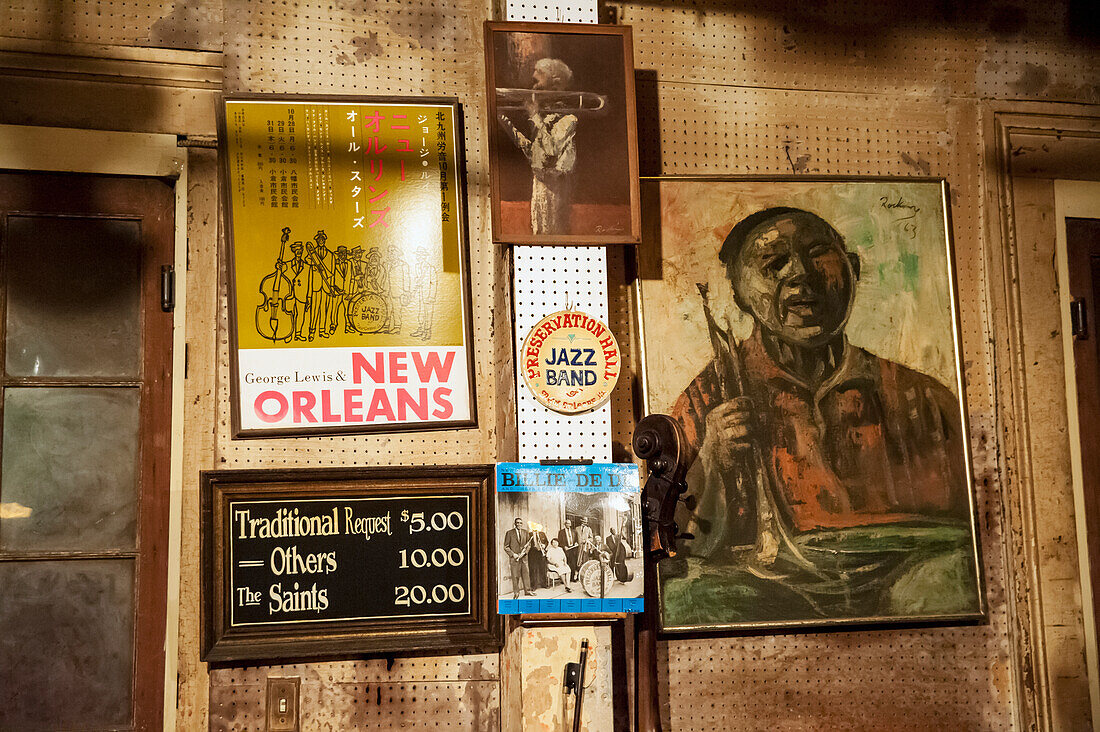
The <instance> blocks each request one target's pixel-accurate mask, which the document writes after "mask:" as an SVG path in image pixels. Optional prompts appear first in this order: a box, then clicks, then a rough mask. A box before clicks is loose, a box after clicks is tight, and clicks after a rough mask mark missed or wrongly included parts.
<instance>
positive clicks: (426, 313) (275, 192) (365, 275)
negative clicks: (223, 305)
mask: <svg viewBox="0 0 1100 732" xmlns="http://www.w3.org/2000/svg"><path fill="white" fill-rule="evenodd" d="M224 125H225V126H224V130H223V133H224V134H223V136H222V140H223V146H224V147H223V154H224V155H223V157H224V165H225V172H226V188H227V193H228V196H227V198H228V200H229V207H230V216H229V221H230V231H231V242H232V245H231V252H232V260H231V261H232V269H231V280H232V288H231V300H230V302H231V308H232V312H231V315H230V318H231V322H232V325H233V331H234V332H233V338H234V340H235V344H234V345H235V348H234V349H233V350H234V351H235V360H234V386H235V404H234V409H235V417H236V431H237V433H238V434H239V435H241V436H252V435H268V434H278V433H288V434H289V433H295V432H297V433H324V432H354V431H369V430H386V429H391V430H403V429H413V428H417V427H423V428H428V427H432V428H442V427H457V426H469V425H471V424H473V422H474V414H475V413H474V410H473V404H472V402H473V385H472V382H471V373H472V372H471V368H470V354H469V342H468V341H469V327H468V326H469V317H470V316H469V312H470V309H469V302H468V290H467V287H466V276H467V274H466V261H465V238H464V234H465V225H466V223H465V221H464V220H463V217H464V216H465V208H464V201H463V191H462V189H461V185H462V171H461V170H460V168H459V166H460V164H461V161H462V148H461V112H460V107H459V105H458V104H457V102H455V101H453V100H436V99H423V100H420V99H417V100H405V99H398V100H383V99H370V98H358V97H349V98H347V99H346V100H338V101H333V100H331V99H330V98H324V99H321V98H311V97H305V96H290V97H287V96H274V95H271V96H261V95H242V96H240V97H233V96H228V97H226V99H225V109H224Z"/></svg>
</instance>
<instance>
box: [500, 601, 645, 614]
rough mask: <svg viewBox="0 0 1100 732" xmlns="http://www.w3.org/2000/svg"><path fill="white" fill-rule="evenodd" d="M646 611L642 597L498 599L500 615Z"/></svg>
mask: <svg viewBox="0 0 1100 732" xmlns="http://www.w3.org/2000/svg"><path fill="white" fill-rule="evenodd" d="M644 611H645V599H644V598H641V597H605V598H604V599H602V600H601V599H599V598H585V599H579V598H578V599H556V600H497V613H498V614H500V615H541V614H559V613H569V614H576V613H592V614H596V613H640V612H644Z"/></svg>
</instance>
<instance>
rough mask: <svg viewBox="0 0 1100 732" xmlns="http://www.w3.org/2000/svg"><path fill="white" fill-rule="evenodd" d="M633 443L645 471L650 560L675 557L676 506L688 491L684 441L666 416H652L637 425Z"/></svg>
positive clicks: (644, 510)
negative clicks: (642, 461)
mask: <svg viewBox="0 0 1100 732" xmlns="http://www.w3.org/2000/svg"><path fill="white" fill-rule="evenodd" d="M633 442H634V454H635V455H637V456H638V457H640V458H642V459H643V460H645V461H646V467H647V468H648V473H649V474H648V477H647V478H646V482H645V487H644V489H643V490H642V505H643V512H644V514H645V518H646V523H647V534H648V537H649V554H650V558H651V559H652V561H654V562H658V561H660V560H661V559H664V558H665V557H674V556H676V537H677V527H676V522H675V520H674V517H675V515H676V504H677V502H678V501H680V500H681V496H682V495H683V494H684V493H685V492H687V483H686V482H685V476H686V474H687V469H688V465H687V463H686V457H687V455H686V452H687V451H686V449H685V448H686V439H685V437H684V431H683V428H682V427H681V426H680V423H679V422H677V421H676V420H674V419H672V417H669V416H668V415H667V414H651V415H649V416H648V417H646V418H645V419H643V420H642V421H641V422H639V423H638V426H637V427H636V428H635V430H634V440H633ZM687 498H688V500H690V499H691V498H692V497H691V496H688V497H687Z"/></svg>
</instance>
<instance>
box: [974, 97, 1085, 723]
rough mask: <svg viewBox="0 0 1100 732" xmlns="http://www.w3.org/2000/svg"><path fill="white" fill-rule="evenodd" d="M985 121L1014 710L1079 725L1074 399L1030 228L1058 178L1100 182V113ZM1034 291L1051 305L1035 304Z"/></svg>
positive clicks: (991, 114) (1044, 254)
mask: <svg viewBox="0 0 1100 732" xmlns="http://www.w3.org/2000/svg"><path fill="white" fill-rule="evenodd" d="M983 117H984V137H985V139H986V140H987V141H988V143H987V145H986V150H987V151H988V152H987V157H986V165H985V168H984V176H983V177H984V180H985V185H984V186H983V187H984V195H985V198H986V201H985V206H984V209H985V211H987V212H988V215H987V217H986V221H985V226H986V266H987V273H988V276H987V293H986V294H987V297H988V298H989V303H990V304H989V313H990V315H989V323H988V328H989V335H990V338H991V339H992V342H993V344H994V369H995V378H996V383H995V388H996V398H997V408H996V415H995V417H996V423H997V427H998V432H999V435H998V436H999V439H1000V443H1001V444H1000V447H1001V454H1000V461H999V462H1000V465H999V467H1000V470H999V472H1000V476H1001V486H1002V487H1001V495H1002V498H1003V501H1002V507H1001V511H1002V515H1001V522H1002V526H1004V537H1005V539H1004V544H1003V546H1002V547H1001V550H1002V552H1003V554H1002V557H1003V562H1004V567H1005V573H1006V574H1005V593H1006V598H1005V602H1006V609H1007V612H1008V615H1009V628H1010V637H1009V647H1010V651H1011V658H1010V659H1009V664H1010V665H1009V672H1010V674H1011V680H1012V687H1013V689H1012V697H1013V707H1014V716H1015V721H1016V726H1017V728H1019V729H1029V730H1055V729H1065V728H1071V727H1073V728H1077V727H1076V725H1079V724H1080V720H1081V719H1083V718H1084V716H1087V715H1089V714H1090V712H1091V710H1092V709H1094V708H1095V704H1096V699H1095V697H1094V698H1093V699H1092V700H1090V699H1089V697H1090V682H1092V681H1093V679H1094V678H1095V674H1094V673H1093V674H1090V673H1089V670H1088V664H1087V663H1086V661H1085V654H1086V648H1087V645H1088V643H1087V640H1086V639H1085V637H1084V623H1083V617H1082V616H1083V607H1082V605H1083V603H1082V602H1081V594H1082V593H1081V588H1082V586H1087V578H1086V580H1085V582H1084V583H1081V582H1080V578H1081V574H1080V557H1079V555H1078V553H1077V541H1078V537H1077V518H1076V513H1077V511H1076V501H1075V500H1074V495H1073V494H1074V489H1073V481H1072V478H1071V472H1070V459H1069V452H1070V448H1069V438H1068V429H1067V423H1068V420H1069V414H1068V411H1067V409H1066V404H1065V403H1061V404H1060V406H1059V405H1058V404H1057V403H1055V402H1057V401H1058V400H1060V399H1064V398H1065V396H1064V395H1065V388H1064V384H1063V383H1062V382H1064V380H1065V376H1064V363H1063V361H1064V356H1063V353H1062V346H1061V342H1060V340H1057V339H1060V337H1061V332H1062V331H1064V327H1060V326H1059V325H1058V324H1059V323H1061V317H1062V313H1061V308H1060V304H1059V303H1058V301H1057V299H1056V298H1052V297H1049V295H1044V294H1043V293H1049V290H1046V289H1044V290H1042V292H1040V293H1036V292H1034V290H1035V289H1036V287H1038V286H1039V285H1037V284H1036V282H1037V280H1041V281H1042V286H1043V287H1046V286H1047V285H1048V284H1049V285H1050V286H1051V287H1052V289H1056V288H1057V284H1056V273H1055V272H1054V271H1053V270H1054V267H1053V266H1052V265H1053V262H1054V254H1055V252H1054V249H1055V238H1056V237H1055V231H1054V225H1053V217H1051V219H1050V220H1049V221H1045V220H1044V221H1043V222H1042V226H1041V227H1039V228H1041V229H1042V230H1041V231H1038V235H1037V229H1036V227H1035V226H1034V224H1035V222H1036V221H1037V220H1039V219H1043V216H1041V215H1040V214H1039V213H1038V208H1039V206H1040V205H1041V206H1043V207H1044V208H1043V209H1042V210H1043V211H1045V210H1046V208H1045V207H1046V206H1047V205H1049V208H1050V209H1051V211H1053V208H1054V196H1053V188H1054V181H1055V180H1058V179H1078V180H1088V179H1096V178H1098V177H1100V108H1097V107H1095V106H1087V105H1068V104H1067V105H1055V104H1040V103H1034V104H1026V103H998V104H989V105H987V106H986V107H985V108H984V110H983ZM1017 189H1018V190H1017ZM1048 189H1049V190H1048ZM1029 197H1030V198H1029ZM1040 199H1042V200H1040ZM1048 199H1049V200H1048ZM1040 267H1041V268H1042V270H1043V271H1042V272H1037V269H1039V268H1040ZM1029 289H1030V290H1032V292H1028V290H1029ZM1035 297H1045V298H1046V300H1047V301H1049V306H1048V305H1047V304H1046V302H1044V304H1043V306H1042V308H1035V307H1034V302H1031V300H1033V299H1034V298H1035ZM1051 323H1053V324H1054V327H1053V328H1052V327H1051ZM1052 344H1053V345H1052ZM1044 349H1045V353H1044V354H1043V356H1042V357H1036V352H1043V351H1044ZM1090 677H1091V678H1090ZM1093 686H1094V685H1093ZM1092 690H1093V691H1094V689H1092ZM1093 719H1094V721H1096V720H1097V717H1096V715H1095V714H1093Z"/></svg>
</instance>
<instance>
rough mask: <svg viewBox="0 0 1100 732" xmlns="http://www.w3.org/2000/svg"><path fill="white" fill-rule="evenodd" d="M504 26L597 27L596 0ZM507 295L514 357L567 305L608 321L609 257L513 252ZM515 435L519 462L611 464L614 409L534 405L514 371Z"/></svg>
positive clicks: (582, 251)
mask: <svg viewBox="0 0 1100 732" xmlns="http://www.w3.org/2000/svg"><path fill="white" fill-rule="evenodd" d="M505 17H506V18H507V19H508V20H525V21H547V22H558V23H595V22H596V20H597V5H596V2H595V1H594V0H572V2H570V1H569V0H564V1H563V2H556V3H555V2H542V3H536V2H531V1H530V0H528V1H526V2H506V3H505ZM512 267H513V280H512V293H513V298H514V300H513V304H514V307H515V333H514V336H515V339H516V353H517V354H519V353H521V352H522V350H523V349H522V346H523V339H524V337H526V335H527V333H528V332H529V331H530V330H531V328H532V327H534V325H535V323H537V322H539V321H540V320H542V318H543V317H545V316H546V315H548V314H550V313H552V312H555V311H557V310H564V309H566V308H567V307H568V308H570V309H573V310H579V311H581V312H584V313H587V314H588V315H591V316H592V317H594V318H599V319H600V320H602V321H604V322H605V323H606V322H607V252H606V251H605V250H604V249H603V247H544V246H538V247H531V246H517V247H515V249H514V254H513V259H512ZM516 374H517V378H516V428H517V429H516V431H517V433H518V435H519V459H520V460H521V461H525V462H534V461H538V460H554V459H558V460H561V459H571V460H585V459H588V460H594V461H596V462H610V461H611V405H610V404H605V405H604V406H603V407H601V408H600V409H597V410H596V411H594V412H589V413H587V414H581V415H564V414H558V413H557V412H552V411H551V410H549V409H547V408H546V407H544V406H542V405H541V404H539V403H538V402H537V401H535V398H534V397H533V396H531V392H530V391H529V390H528V389H527V385H526V384H525V383H524V381H523V377H522V376H521V375H520V374H521V372H520V370H519V364H517V365H516Z"/></svg>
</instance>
